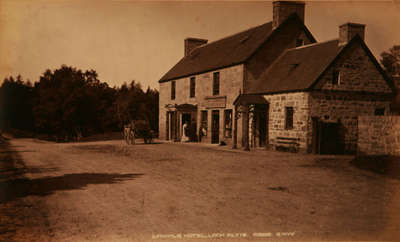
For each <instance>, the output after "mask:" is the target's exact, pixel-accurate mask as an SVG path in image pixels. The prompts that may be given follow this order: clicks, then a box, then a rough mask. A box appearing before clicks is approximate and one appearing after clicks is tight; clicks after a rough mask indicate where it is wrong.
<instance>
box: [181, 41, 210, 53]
mask: <svg viewBox="0 0 400 242" xmlns="http://www.w3.org/2000/svg"><path fill="white" fill-rule="evenodd" d="M207 42H208V40H206V39H197V38H186V39H185V56H188V55H189V54H190V52H191V51H192V50H193V49H194V48H196V47H197V46H200V45H205V44H207Z"/></svg>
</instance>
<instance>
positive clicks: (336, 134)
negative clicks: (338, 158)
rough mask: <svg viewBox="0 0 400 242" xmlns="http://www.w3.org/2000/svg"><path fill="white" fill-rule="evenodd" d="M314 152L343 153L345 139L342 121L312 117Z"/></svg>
mask: <svg viewBox="0 0 400 242" xmlns="http://www.w3.org/2000/svg"><path fill="white" fill-rule="evenodd" d="M312 124H313V136H312V152H313V153H315V154H343V153H344V139H343V137H342V134H341V130H342V125H341V123H340V122H335V123H333V122H323V121H321V120H319V119H318V118H316V117H313V118H312Z"/></svg>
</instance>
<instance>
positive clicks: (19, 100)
mask: <svg viewBox="0 0 400 242" xmlns="http://www.w3.org/2000/svg"><path fill="white" fill-rule="evenodd" d="M33 99H34V90H33V87H32V84H31V83H30V81H26V82H24V81H23V80H22V77H21V76H20V75H18V76H17V77H16V78H15V79H14V78H13V77H12V76H10V77H8V78H5V79H4V81H3V84H2V85H1V87H0V126H1V128H3V129H10V128H12V129H19V130H25V131H32V130H33V127H34V124H33V114H32V106H33Z"/></svg>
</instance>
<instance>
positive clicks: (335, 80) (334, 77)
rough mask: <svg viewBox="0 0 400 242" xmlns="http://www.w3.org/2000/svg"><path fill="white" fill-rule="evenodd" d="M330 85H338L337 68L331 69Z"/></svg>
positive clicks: (338, 74) (338, 73) (338, 75)
mask: <svg viewBox="0 0 400 242" xmlns="http://www.w3.org/2000/svg"><path fill="white" fill-rule="evenodd" d="M332 85H333V86H340V71H339V70H333V72H332Z"/></svg>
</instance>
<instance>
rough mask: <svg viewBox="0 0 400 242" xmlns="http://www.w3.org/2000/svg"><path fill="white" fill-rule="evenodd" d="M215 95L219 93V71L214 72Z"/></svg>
mask: <svg viewBox="0 0 400 242" xmlns="http://www.w3.org/2000/svg"><path fill="white" fill-rule="evenodd" d="M213 95H214V96H215V95H219V72H214V75H213Z"/></svg>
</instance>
